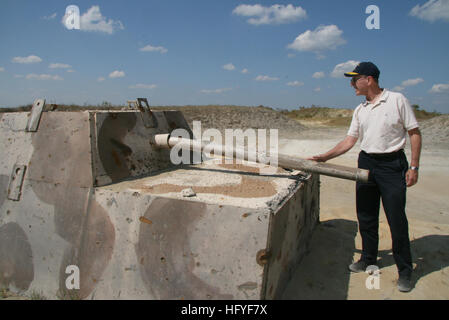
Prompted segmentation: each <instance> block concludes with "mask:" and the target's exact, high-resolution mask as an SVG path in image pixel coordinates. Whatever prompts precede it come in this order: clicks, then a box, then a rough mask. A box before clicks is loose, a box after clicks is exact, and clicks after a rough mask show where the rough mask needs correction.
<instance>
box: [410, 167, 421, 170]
mask: <svg viewBox="0 0 449 320" xmlns="http://www.w3.org/2000/svg"><path fill="white" fill-rule="evenodd" d="M418 169H419V167H410V170H415V171H418Z"/></svg>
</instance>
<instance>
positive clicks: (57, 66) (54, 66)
mask: <svg viewBox="0 0 449 320" xmlns="http://www.w3.org/2000/svg"><path fill="white" fill-rule="evenodd" d="M48 67H49V68H50V69H69V68H71V67H72V66H71V65H69V64H65V63H50V65H49V66H48Z"/></svg>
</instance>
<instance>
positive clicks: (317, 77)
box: [312, 71, 325, 79]
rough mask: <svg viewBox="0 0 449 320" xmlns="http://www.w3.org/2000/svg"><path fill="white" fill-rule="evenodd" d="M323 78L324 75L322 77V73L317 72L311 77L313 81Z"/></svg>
mask: <svg viewBox="0 0 449 320" xmlns="http://www.w3.org/2000/svg"><path fill="white" fill-rule="evenodd" d="M324 76H325V75H324V72H323V71H317V72H315V73H314V74H313V75H312V77H313V78H315V79H321V78H324Z"/></svg>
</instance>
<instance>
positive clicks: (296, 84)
mask: <svg viewBox="0 0 449 320" xmlns="http://www.w3.org/2000/svg"><path fill="white" fill-rule="evenodd" d="M303 85H304V82H300V81H291V82H289V83H287V86H290V87H300V86H303Z"/></svg>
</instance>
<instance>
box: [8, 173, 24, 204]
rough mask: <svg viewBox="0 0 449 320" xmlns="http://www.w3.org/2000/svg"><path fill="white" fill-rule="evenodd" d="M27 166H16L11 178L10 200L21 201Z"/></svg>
mask: <svg viewBox="0 0 449 320" xmlns="http://www.w3.org/2000/svg"><path fill="white" fill-rule="evenodd" d="M25 170H26V166H25V165H17V164H15V165H14V168H13V169H12V173H11V177H10V178H9V186H8V199H10V200H14V201H19V200H20V195H21V193H22V184H23V177H24V176H25Z"/></svg>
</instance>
